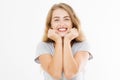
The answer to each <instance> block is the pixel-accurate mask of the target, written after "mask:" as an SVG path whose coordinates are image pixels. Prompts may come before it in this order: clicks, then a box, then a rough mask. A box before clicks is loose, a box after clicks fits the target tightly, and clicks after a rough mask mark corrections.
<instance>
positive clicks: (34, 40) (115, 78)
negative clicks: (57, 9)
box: [0, 0, 120, 80]
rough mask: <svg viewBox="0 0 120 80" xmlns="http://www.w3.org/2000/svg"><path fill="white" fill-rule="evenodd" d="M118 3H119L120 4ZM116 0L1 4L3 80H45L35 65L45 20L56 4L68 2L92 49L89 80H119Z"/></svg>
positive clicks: (27, 0) (119, 20) (119, 19)
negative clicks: (78, 19)
mask: <svg viewBox="0 0 120 80" xmlns="http://www.w3.org/2000/svg"><path fill="white" fill-rule="evenodd" d="M118 1H119V0H118ZM118 1H117V0H116V1H115V0H113V1H112V0H77V1H75V0H1V1H0V80H43V77H42V75H41V69H40V66H39V65H38V64H36V63H35V62H34V57H35V50H36V45H37V44H38V42H40V41H41V37H42V35H43V31H44V30H43V29H44V25H45V18H46V15H47V12H48V10H49V9H50V7H51V6H52V5H53V4H54V3H59V2H66V3H68V4H69V5H71V6H72V7H73V9H74V10H75V12H76V13H77V15H78V16H79V18H80V20H81V23H82V28H83V31H84V33H85V35H86V37H87V39H88V40H89V42H90V44H91V48H92V54H93V56H94V58H93V60H91V61H89V62H88V64H87V67H86V80H120V77H119V74H120V58H119V57H120V55H119V54H120V53H119V52H120V51H119V44H118V43H119V38H118V37H119V35H118V34H119V33H120V31H119V29H118V28H119V27H120V16H119V14H120V11H119V10H120V9H119V7H120V6H119V2H118Z"/></svg>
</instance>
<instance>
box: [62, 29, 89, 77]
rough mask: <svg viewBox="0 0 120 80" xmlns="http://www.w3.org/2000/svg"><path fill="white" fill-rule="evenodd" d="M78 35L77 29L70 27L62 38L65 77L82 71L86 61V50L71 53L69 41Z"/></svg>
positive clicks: (87, 55)
mask: <svg viewBox="0 0 120 80" xmlns="http://www.w3.org/2000/svg"><path fill="white" fill-rule="evenodd" d="M77 36H78V32H77V29H75V28H72V29H71V31H70V32H69V33H68V34H67V35H66V36H65V38H64V73H65V76H66V78H68V79H71V78H72V77H74V76H75V75H76V74H77V72H78V71H82V69H83V68H84V67H85V64H86V63H87V60H88V57H89V54H88V52H85V51H84V52H83V51H82V52H81V51H80V52H77V53H76V54H75V55H74V56H73V55H72V50H71V45H70V42H71V41H72V40H73V39H75V38H76V37H77Z"/></svg>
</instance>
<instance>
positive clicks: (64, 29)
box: [57, 28, 68, 32]
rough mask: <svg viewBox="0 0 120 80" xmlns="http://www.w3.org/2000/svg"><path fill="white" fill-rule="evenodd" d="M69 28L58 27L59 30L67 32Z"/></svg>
mask: <svg viewBox="0 0 120 80" xmlns="http://www.w3.org/2000/svg"><path fill="white" fill-rule="evenodd" d="M67 29H68V28H58V29H57V30H58V31H59V32H66V31H67Z"/></svg>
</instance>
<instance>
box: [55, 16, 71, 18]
mask: <svg viewBox="0 0 120 80" xmlns="http://www.w3.org/2000/svg"><path fill="white" fill-rule="evenodd" d="M53 18H60V17H59V16H55V17H53ZM64 18H70V16H64Z"/></svg>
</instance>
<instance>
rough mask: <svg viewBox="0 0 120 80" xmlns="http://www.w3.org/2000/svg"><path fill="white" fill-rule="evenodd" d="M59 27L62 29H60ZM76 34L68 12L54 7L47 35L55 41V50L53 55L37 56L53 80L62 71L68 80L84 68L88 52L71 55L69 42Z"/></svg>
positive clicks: (59, 75)
mask: <svg viewBox="0 0 120 80" xmlns="http://www.w3.org/2000/svg"><path fill="white" fill-rule="evenodd" d="M60 28H61V29H62V28H63V29H64V30H63V31H60V30H59V29H60ZM77 36H78V31H77V29H76V28H73V25H72V21H71V18H70V16H69V14H68V13H67V12H66V11H65V10H64V9H60V8H58V9H55V10H54V11H53V13H52V20H51V29H49V30H48V37H49V38H50V39H52V40H53V41H55V45H54V47H55V52H54V55H53V56H51V55H50V54H45V55H41V56H40V57H39V60H40V62H41V65H42V67H43V69H44V70H45V71H47V72H48V73H49V74H50V75H51V76H52V77H53V78H54V79H55V80H59V79H60V78H61V75H62V72H64V74H65V77H66V78H67V79H68V80H69V79H71V78H73V77H74V76H75V75H76V74H77V72H79V71H82V70H83V69H84V67H85V64H86V63H87V61H88V58H89V54H88V52H86V51H80V52H77V53H76V54H75V55H74V56H73V55H72V50H71V44H70V42H71V41H72V40H73V39H75V38H76V37H77ZM66 47H67V48H66Z"/></svg>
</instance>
